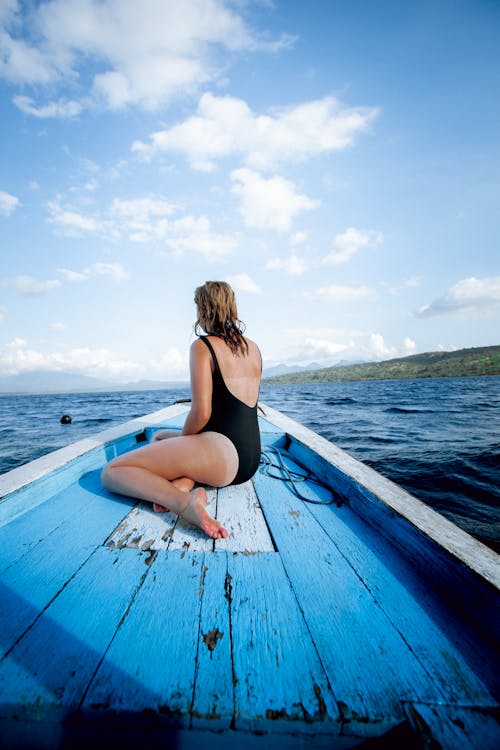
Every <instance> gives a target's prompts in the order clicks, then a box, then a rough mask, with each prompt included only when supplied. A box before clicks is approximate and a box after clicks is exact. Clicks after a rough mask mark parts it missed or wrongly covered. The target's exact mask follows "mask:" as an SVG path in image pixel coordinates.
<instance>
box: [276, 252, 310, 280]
mask: <svg viewBox="0 0 500 750" xmlns="http://www.w3.org/2000/svg"><path fill="white" fill-rule="evenodd" d="M307 267H308V264H307V262H306V261H305V260H304V259H303V258H299V257H298V256H297V255H295V254H292V255H289V256H288V257H287V258H270V259H269V260H268V261H267V263H266V268H269V269H270V270H272V271H286V273H288V274H290V276H301V275H302V274H303V273H304V272H305V271H306V270H307Z"/></svg>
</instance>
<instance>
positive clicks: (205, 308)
mask: <svg viewBox="0 0 500 750" xmlns="http://www.w3.org/2000/svg"><path fill="white" fill-rule="evenodd" d="M194 301H195V304H196V308H197V312H198V317H197V319H196V322H195V324H194V332H195V333H196V335H197V336H199V335H200V330H201V329H203V330H204V331H205V333H207V334H211V335H213V336H219V337H220V338H221V339H223V340H224V341H225V342H226V344H227V345H228V346H229V348H230V349H231V351H232V352H233V353H234V354H247V353H248V344H247V342H246V341H245V337H244V336H243V332H244V331H245V324H244V323H242V322H241V320H238V310H237V308H236V297H235V296H234V292H233V290H232V289H231V287H230V286H229V284H227V283H226V282H225V281H206V282H205V283H204V284H203V286H199V287H197V288H196V289H195V292H194Z"/></svg>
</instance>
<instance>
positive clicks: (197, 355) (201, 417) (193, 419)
mask: <svg viewBox="0 0 500 750" xmlns="http://www.w3.org/2000/svg"><path fill="white" fill-rule="evenodd" d="M189 359H190V361H189V368H190V372H191V409H190V411H189V414H188V415H187V417H186V421H185V422H184V427H183V428H182V434H183V435H196V434H197V433H198V432H200V430H202V429H203V427H205V425H206V423H207V422H208V420H209V419H210V415H211V413H212V367H211V356H210V352H209V350H208V349H207V347H206V346H205V344H203V342H202V341H200V340H199V339H197V340H196V341H194V342H193V344H192V345H191V351H190V357H189Z"/></svg>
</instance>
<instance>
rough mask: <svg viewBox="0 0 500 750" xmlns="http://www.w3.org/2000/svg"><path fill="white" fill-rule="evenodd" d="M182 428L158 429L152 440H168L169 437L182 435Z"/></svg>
mask: <svg viewBox="0 0 500 750" xmlns="http://www.w3.org/2000/svg"><path fill="white" fill-rule="evenodd" d="M180 435H181V431H180V430H158V432H155V433H154V435H153V439H152V442H154V441H155V440H167V439H168V438H173V437H180Z"/></svg>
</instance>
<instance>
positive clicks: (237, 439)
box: [200, 336, 260, 484]
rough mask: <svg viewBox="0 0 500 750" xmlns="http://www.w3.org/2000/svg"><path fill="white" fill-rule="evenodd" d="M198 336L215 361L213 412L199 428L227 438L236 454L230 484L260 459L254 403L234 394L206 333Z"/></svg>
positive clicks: (254, 468)
mask: <svg viewBox="0 0 500 750" xmlns="http://www.w3.org/2000/svg"><path fill="white" fill-rule="evenodd" d="M200 339H201V340H202V341H203V342H204V343H205V344H206V346H208V348H209V349H210V352H211V354H212V359H213V361H214V371H213V373H212V383H213V387H212V414H211V415H210V419H209V420H208V422H207V424H206V425H205V427H203V429H202V430H200V432H208V431H211V432H220V433H221V434H222V435H225V436H226V437H228V438H229V440H230V441H231V442H232V444H233V445H234V447H235V448H236V452H237V453H238V458H239V465H238V472H237V474H236V476H235V478H234V479H233V481H232V482H231V484H241V483H242V482H246V481H247V480H248V479H250V478H251V477H253V475H254V474H255V472H256V471H257V467H258V465H259V461H260V433H259V422H258V419H257V404H255V406H247V405H246V404H245V403H244V402H243V401H240V399H239V398H236V396H233V394H232V393H231V391H230V390H229V388H228V387H227V386H226V384H225V382H224V378H223V377H222V373H221V371H220V367H219V363H218V361H217V357H216V356H215V352H214V349H213V346H212V344H211V343H210V341H209V340H208V338H207V337H206V336H200Z"/></svg>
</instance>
